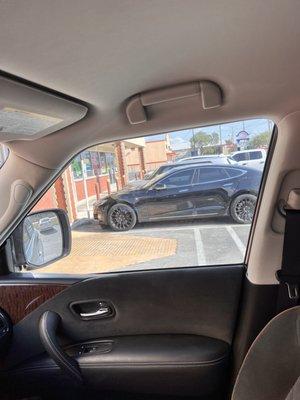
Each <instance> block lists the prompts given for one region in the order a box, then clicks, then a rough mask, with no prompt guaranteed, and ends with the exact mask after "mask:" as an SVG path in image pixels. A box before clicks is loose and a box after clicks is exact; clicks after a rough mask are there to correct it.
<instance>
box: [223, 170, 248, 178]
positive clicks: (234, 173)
mask: <svg viewBox="0 0 300 400" xmlns="http://www.w3.org/2000/svg"><path fill="white" fill-rule="evenodd" d="M226 172H227V174H228V175H229V176H230V177H232V178H235V177H237V176H241V175H243V173H244V171H243V170H241V169H238V168H226Z"/></svg>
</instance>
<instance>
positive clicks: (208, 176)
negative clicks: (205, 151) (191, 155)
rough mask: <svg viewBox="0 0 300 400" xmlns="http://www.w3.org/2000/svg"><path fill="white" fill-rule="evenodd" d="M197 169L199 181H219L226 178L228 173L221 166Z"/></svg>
mask: <svg viewBox="0 0 300 400" xmlns="http://www.w3.org/2000/svg"><path fill="white" fill-rule="evenodd" d="M198 171H199V174H198V182H199V183H206V182H212V181H219V180H221V179H226V178H228V175H227V174H226V172H225V170H224V169H223V168H200V169H199V170H198Z"/></svg>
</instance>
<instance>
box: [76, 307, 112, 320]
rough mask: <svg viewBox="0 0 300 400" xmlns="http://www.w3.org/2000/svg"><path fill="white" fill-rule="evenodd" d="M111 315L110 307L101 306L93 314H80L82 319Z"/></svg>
mask: <svg viewBox="0 0 300 400" xmlns="http://www.w3.org/2000/svg"><path fill="white" fill-rule="evenodd" d="M110 313H111V309H110V307H108V306H99V309H98V310H96V311H92V312H80V313H79V315H80V316H81V318H91V317H98V316H99V317H100V316H102V317H104V316H105V315H108V314H110Z"/></svg>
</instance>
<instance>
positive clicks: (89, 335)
mask: <svg viewBox="0 0 300 400" xmlns="http://www.w3.org/2000/svg"><path fill="white" fill-rule="evenodd" d="M243 274H244V269H243V267H241V266H224V267H199V268H182V269H172V270H170V269H168V270H167V269H166V270H152V271H138V272H129V273H120V274H117V273H114V274H107V275H102V276H99V277H97V278H92V279H88V280H85V281H82V282H79V283H77V284H74V285H72V286H70V287H69V288H67V289H66V290H64V291H63V292H61V293H60V294H58V295H57V296H56V297H54V298H53V299H51V300H49V301H47V302H46V303H44V304H43V305H41V306H40V307H38V308H37V309H36V310H34V311H33V312H32V313H31V314H30V315H28V316H27V317H25V318H24V319H23V320H22V321H20V322H19V323H18V324H16V325H15V327H14V337H13V342H12V346H11V351H10V352H9V354H8V357H7V359H6V366H7V367H13V366H15V365H17V364H19V363H21V362H23V361H25V360H27V359H28V358H29V357H34V356H36V355H38V354H41V353H42V352H43V346H42V344H41V342H40V339H39V335H38V322H39V318H40V316H41V314H42V313H43V312H45V311H47V310H52V311H55V312H57V313H58V314H59V315H60V316H61V318H62V327H63V328H62V334H63V337H64V338H65V343H69V344H72V343H78V342H82V341H87V340H93V339H95V338H105V337H116V336H123V335H127V336H128V335H150V334H152V335H153V334H189V335H201V336H206V337H210V338H214V339H219V340H222V341H224V342H226V343H228V344H231V342H232V337H233V333H234V327H235V322H236V315H237V307H238V303H239V296H240V288H241V282H242V277H243ZM95 298H101V299H103V300H104V301H108V302H110V303H112V304H114V306H115V311H116V314H115V316H114V317H113V318H110V319H103V320H94V321H80V320H79V319H78V318H76V316H74V315H73V314H72V312H71V311H70V309H69V304H70V303H72V302H74V301H80V300H82V299H86V300H88V299H95Z"/></svg>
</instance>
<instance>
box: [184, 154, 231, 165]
mask: <svg viewBox="0 0 300 400" xmlns="http://www.w3.org/2000/svg"><path fill="white" fill-rule="evenodd" d="M201 161H203V162H207V163H210V164H219V165H220V164H227V165H228V164H236V162H235V161H234V160H232V159H230V157H228V156H225V155H224V154H214V155H207V156H194V157H186V158H181V159H180V160H178V161H176V164H178V163H179V164H182V163H185V164H187V163H195V162H201Z"/></svg>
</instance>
